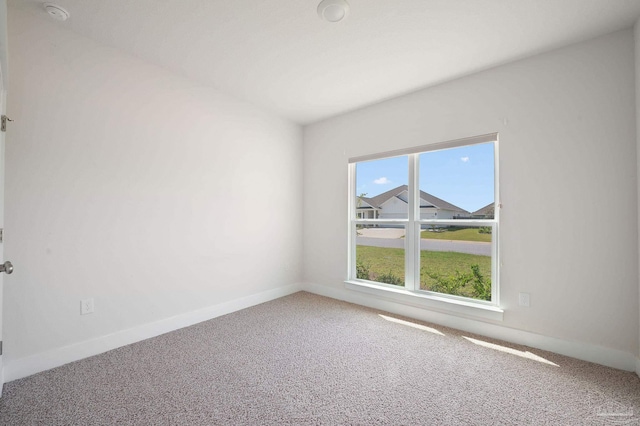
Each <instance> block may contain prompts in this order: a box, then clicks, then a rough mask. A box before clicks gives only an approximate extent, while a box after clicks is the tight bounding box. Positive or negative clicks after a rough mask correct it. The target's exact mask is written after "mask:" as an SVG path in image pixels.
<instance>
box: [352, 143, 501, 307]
mask: <svg viewBox="0 0 640 426" xmlns="http://www.w3.org/2000/svg"><path fill="white" fill-rule="evenodd" d="M497 146H498V142H497V134H491V135H484V136H478V137H473V138H467V139H463V140H458V141H451V142H445V143H441V144H434V145H426V146H422V147H417V148H414V149H408V150H402V151H396V152H390V153H383V154H379V155H372V156H366V157H358V158H353V159H350V160H349V163H350V164H349V175H350V194H351V195H350V200H351V201H350V208H349V223H350V236H349V242H350V247H349V248H350V250H349V282H350V283H356V284H358V283H360V284H366V285H368V286H373V287H375V288H378V289H382V290H384V289H387V290H393V289H398V288H400V289H402V290H405V291H408V292H410V293H412V294H414V295H419V296H422V297H427V298H428V297H430V296H434V297H437V298H438V299H439V300H445V301H447V300H449V301H466V302H471V303H473V304H479V305H493V306H497V305H498V304H499V301H498V280H497V278H498V272H497V269H498V259H497V257H498V256H497V254H498V247H497V243H498V239H497V236H498V209H496V206H497V205H499V204H497V202H498V200H497V193H498V191H497V182H498V179H497V176H498V170H497V164H498V161H497V158H498V156H497Z"/></svg>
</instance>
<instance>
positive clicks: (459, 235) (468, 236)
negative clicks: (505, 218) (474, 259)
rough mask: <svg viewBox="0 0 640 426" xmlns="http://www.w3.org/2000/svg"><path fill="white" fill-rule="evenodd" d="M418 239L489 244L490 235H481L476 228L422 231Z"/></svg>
mask: <svg viewBox="0 0 640 426" xmlns="http://www.w3.org/2000/svg"><path fill="white" fill-rule="evenodd" d="M420 238H425V239H430V240H453V241H480V242H487V243H490V242H491V234H481V233H480V232H479V231H478V228H464V229H452V230H448V229H445V230H442V231H440V232H432V231H422V232H421V233H420Z"/></svg>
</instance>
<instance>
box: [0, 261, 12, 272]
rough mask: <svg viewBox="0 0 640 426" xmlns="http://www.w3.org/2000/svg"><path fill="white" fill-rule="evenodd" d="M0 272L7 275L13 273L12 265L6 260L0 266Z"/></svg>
mask: <svg viewBox="0 0 640 426" xmlns="http://www.w3.org/2000/svg"><path fill="white" fill-rule="evenodd" d="M0 272H5V273H6V274H7V275H8V274H10V273H12V272H13V265H12V264H11V262H9V261H8V260H7V261H6V262H4V263H3V264H1V265H0Z"/></svg>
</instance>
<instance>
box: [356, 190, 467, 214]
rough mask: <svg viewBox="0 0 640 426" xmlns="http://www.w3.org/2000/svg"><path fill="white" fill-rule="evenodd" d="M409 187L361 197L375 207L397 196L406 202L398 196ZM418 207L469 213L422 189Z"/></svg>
mask: <svg viewBox="0 0 640 426" xmlns="http://www.w3.org/2000/svg"><path fill="white" fill-rule="evenodd" d="M408 190H409V187H408V186H407V185H401V186H399V187H397V188H393V189H390V190H389V191H387V192H383V193H382V194H380V195H376V196H375V197H371V198H367V197H362V200H363V201H365V202H367V203H368V204H370V205H372V206H373V207H375V208H379V207H380V206H381V205H382V204H384V203H385V202H386V201H388V200H389V199H390V198H393V197H397V198H398V199H400V200H402V201H404V202H406V200H405V199H403V198H401V197H399V195H400V194H402V193H403V192H404V191H408ZM420 199H421V202H420V207H437V208H439V209H441V210H452V211H457V212H461V213H469V212H468V211H466V210H465V209H462V208H460V207H458V206H455V205H453V204H451V203H448V202H446V201H444V200H443V199H441V198H438V197H436V196H434V195H431V194H428V193H426V192H424V191H420Z"/></svg>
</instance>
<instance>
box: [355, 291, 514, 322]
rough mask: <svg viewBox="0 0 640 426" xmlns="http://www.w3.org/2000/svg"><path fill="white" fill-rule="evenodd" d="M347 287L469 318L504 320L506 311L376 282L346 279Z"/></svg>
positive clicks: (474, 302)
mask: <svg viewBox="0 0 640 426" xmlns="http://www.w3.org/2000/svg"><path fill="white" fill-rule="evenodd" d="M345 287H346V288H347V289H349V290H355V291H359V292H362V293H367V294H370V295H373V296H376V297H378V298H381V299H386V300H389V301H391V302H396V303H402V304H403V305H409V306H415V307H417V308H422V309H424V308H426V309H432V310H435V311H439V312H442V313H446V314H453V315H460V316H463V317H467V318H476V319H485V320H490V321H502V319H503V316H504V311H503V310H502V309H501V308H499V307H497V306H494V305H491V304H489V303H486V304H484V303H482V302H481V301H475V300H469V301H466V300H462V298H454V297H450V296H446V295H442V296H441V295H437V294H431V293H421V292H417V291H411V290H407V289H406V288H404V287H398V286H391V285H384V284H383V285H380V284H378V283H375V282H365V281H345Z"/></svg>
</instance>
